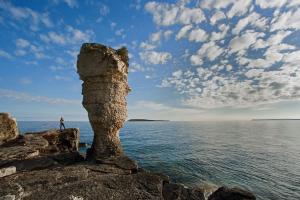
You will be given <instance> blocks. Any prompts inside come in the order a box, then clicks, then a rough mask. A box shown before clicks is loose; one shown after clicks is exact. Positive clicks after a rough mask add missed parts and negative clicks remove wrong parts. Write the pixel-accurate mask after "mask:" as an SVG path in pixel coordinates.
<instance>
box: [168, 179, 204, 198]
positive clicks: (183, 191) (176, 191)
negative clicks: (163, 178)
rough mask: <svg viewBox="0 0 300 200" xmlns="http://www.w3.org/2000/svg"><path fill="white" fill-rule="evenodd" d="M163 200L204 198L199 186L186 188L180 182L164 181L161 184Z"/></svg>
mask: <svg viewBox="0 0 300 200" xmlns="http://www.w3.org/2000/svg"><path fill="white" fill-rule="evenodd" d="M163 197H164V199H165V200H205V198H204V194H203V192H202V190H201V189H199V188H186V187H184V186H183V185H181V184H176V183H166V184H164V186H163Z"/></svg>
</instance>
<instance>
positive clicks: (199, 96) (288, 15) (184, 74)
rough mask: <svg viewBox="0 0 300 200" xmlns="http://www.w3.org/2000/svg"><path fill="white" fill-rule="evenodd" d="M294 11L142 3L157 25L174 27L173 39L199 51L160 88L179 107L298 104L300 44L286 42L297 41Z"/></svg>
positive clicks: (271, 4)
mask: <svg viewBox="0 0 300 200" xmlns="http://www.w3.org/2000/svg"><path fill="white" fill-rule="evenodd" d="M299 5H300V1H298V0H291V1H285V0H278V1H277V0H274V1H267V0H255V1H254V0H246V1H245V0H238V1H236V0H222V1H221V0H204V1H200V3H199V4H193V3H192V2H189V1H178V2H177V3H175V4H168V3H157V2H149V3H147V4H146V6H145V10H146V11H148V12H149V13H151V15H152V16H153V22H154V23H155V24H156V25H158V26H161V27H166V26H167V27H173V26H175V25H176V26H179V27H180V28H179V29H178V32H177V33H175V35H176V36H175V39H176V40H185V41H188V42H190V44H191V45H194V46H196V47H197V46H198V48H197V50H196V51H194V52H191V55H188V58H189V63H187V64H186V65H188V66H187V67H184V68H178V69H177V70H176V71H173V73H171V75H170V76H169V77H166V78H165V79H163V80H162V82H161V84H160V85H159V87H163V88H168V87H169V88H173V89H174V90H175V91H177V92H178V94H179V95H181V97H182V98H181V99H182V105H186V106H192V107H197V108H220V107H250V106H256V105H259V104H265V103H272V102H278V101H284V100H290V99H300V85H299V84H300V62H299V59H300V50H299V46H300V44H299V42H298V43H297V42H296V43H292V42H290V41H291V39H292V38H294V37H299V36H300V34H299V33H300V32H299V31H300V23H299V21H300V7H299ZM194 12H196V13H197V15H193V14H191V13H194ZM187 68H188V69H187Z"/></svg>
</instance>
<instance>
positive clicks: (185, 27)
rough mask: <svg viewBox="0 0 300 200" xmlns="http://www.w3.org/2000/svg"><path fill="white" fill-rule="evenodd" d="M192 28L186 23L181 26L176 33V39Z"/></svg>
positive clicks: (182, 36)
mask: <svg viewBox="0 0 300 200" xmlns="http://www.w3.org/2000/svg"><path fill="white" fill-rule="evenodd" d="M192 28H193V26H192V25H186V26H184V27H182V28H181V29H180V30H179V32H178V33H177V35H176V40H179V39H181V38H185V37H187V35H188V32H189V31H190V30H191V29H192Z"/></svg>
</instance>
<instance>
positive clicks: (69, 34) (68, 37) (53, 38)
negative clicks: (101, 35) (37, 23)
mask: <svg viewBox="0 0 300 200" xmlns="http://www.w3.org/2000/svg"><path fill="white" fill-rule="evenodd" d="M94 35H95V33H94V32H93V31H92V30H85V31H82V30H79V29H76V28H73V27H72V26H66V32H65V33H57V32H54V31H50V32H48V34H46V35H45V34H40V39H41V40H42V41H44V42H46V43H55V44H60V45H66V44H78V43H83V42H90V41H91V40H93V38H94Z"/></svg>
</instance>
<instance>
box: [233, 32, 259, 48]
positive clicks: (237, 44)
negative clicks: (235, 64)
mask: <svg viewBox="0 0 300 200" xmlns="http://www.w3.org/2000/svg"><path fill="white" fill-rule="evenodd" d="M263 36H264V33H259V32H254V31H246V32H245V33H244V34H243V35H241V36H236V37H234V38H233V39H232V40H231V41H230V43H229V48H230V53H236V52H238V53H239V54H244V53H245V52H244V51H245V50H247V49H248V48H249V47H250V46H251V45H252V44H254V43H255V42H256V41H257V40H258V39H259V38H260V37H263Z"/></svg>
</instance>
